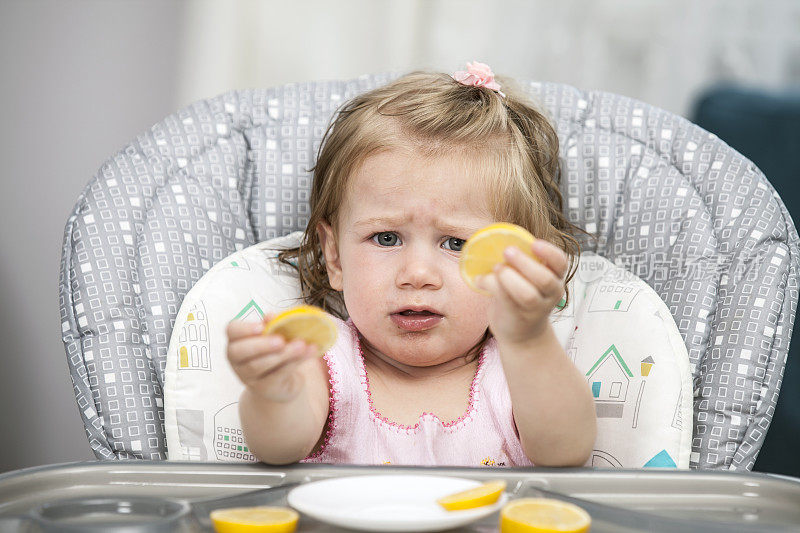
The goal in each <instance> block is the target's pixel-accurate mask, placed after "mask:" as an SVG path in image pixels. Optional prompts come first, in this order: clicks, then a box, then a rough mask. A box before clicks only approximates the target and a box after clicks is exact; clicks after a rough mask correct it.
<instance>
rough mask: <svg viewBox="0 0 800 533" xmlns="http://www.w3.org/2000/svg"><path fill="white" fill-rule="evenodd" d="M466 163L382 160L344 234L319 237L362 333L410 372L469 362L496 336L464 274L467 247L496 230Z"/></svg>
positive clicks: (349, 208) (356, 194)
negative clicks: (488, 335) (477, 235)
mask: <svg viewBox="0 0 800 533" xmlns="http://www.w3.org/2000/svg"><path fill="white" fill-rule="evenodd" d="M465 159H466V157H465V156H464V155H460V154H453V155H447V156H442V157H422V156H419V155H417V154H415V153H413V152H412V151H411V150H410V149H407V150H403V149H393V150H390V151H385V152H381V153H378V154H376V155H373V156H371V157H369V158H368V159H367V160H366V161H365V162H364V164H363V165H362V166H361V167H360V168H359V169H358V170H357V171H356V173H355V174H354V175H353V176H351V177H350V180H349V184H348V190H347V191H346V193H345V199H344V201H343V203H342V206H341V208H340V210H339V221H338V234H336V235H334V234H335V233H336V232H335V230H334V229H332V228H331V227H330V226H328V225H327V224H321V225H320V227H319V232H320V236H321V238H322V241H323V251H324V253H325V260H326V265H327V269H328V277H329V278H330V283H331V286H332V287H333V288H334V289H336V290H341V291H343V292H344V300H345V305H346V306H347V311H348V313H349V314H350V317H351V318H352V319H353V322H354V323H355V325H356V327H357V328H358V329H359V331H360V332H361V333H362V334H363V335H364V337H365V338H366V340H367V341H368V344H369V345H371V346H372V347H373V348H374V349H376V350H378V351H380V352H381V353H382V354H384V355H385V356H388V357H390V358H392V359H394V360H395V361H397V362H400V363H403V364H406V365H412V366H431V365H435V364H441V363H444V362H446V361H449V360H452V359H454V358H456V357H459V356H462V355H464V354H466V353H467V352H469V350H470V349H471V348H473V347H474V346H475V345H476V344H477V343H478V342H479V341H480V339H481V338H482V337H483V334H484V332H485V331H486V328H487V326H488V318H487V309H486V308H487V306H488V303H489V301H488V297H486V296H482V295H480V294H478V293H476V292H474V291H472V290H471V289H470V288H469V287H467V285H466V283H464V281H463V280H462V279H461V276H460V275H459V268H458V260H459V256H460V251H459V250H460V249H461V247H462V246H463V244H464V241H466V239H467V238H468V237H469V236H470V235H472V234H473V233H474V232H475V231H477V230H479V229H480V228H482V227H483V226H486V225H487V224H490V223H492V222H493V221H494V220H493V219H492V217H491V216H490V214H489V210H488V204H489V202H488V197H487V193H486V191H484V190H482V187H481V186H479V185H478V184H477V183H476V181H477V180H476V178H475V176H474V171H473V172H471V171H470V170H469V168H470V165H469V164H468V162H467V161H465ZM334 238H335V243H334ZM337 244H338V246H337Z"/></svg>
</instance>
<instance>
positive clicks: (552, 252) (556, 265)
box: [520, 239, 569, 279]
mask: <svg viewBox="0 0 800 533" xmlns="http://www.w3.org/2000/svg"><path fill="white" fill-rule="evenodd" d="M531 251H532V252H533V255H535V256H536V257H537V258H538V259H539V262H540V263H541V264H542V265H544V266H546V267H547V268H549V269H550V270H551V271H552V272H553V274H555V275H556V277H558V278H559V279H564V277H565V276H566V275H567V267H568V266H569V260H568V259H567V254H565V253H564V251H563V250H562V249H561V248H559V247H558V246H556V245H555V244H553V243H551V242H548V241H546V240H544V239H536V240H535V241H534V242H533V244H532V245H531ZM520 255H521V254H520Z"/></svg>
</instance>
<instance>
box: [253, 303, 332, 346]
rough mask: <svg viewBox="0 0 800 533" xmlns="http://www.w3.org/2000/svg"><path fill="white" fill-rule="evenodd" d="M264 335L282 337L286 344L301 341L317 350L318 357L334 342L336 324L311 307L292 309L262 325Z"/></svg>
mask: <svg viewBox="0 0 800 533" xmlns="http://www.w3.org/2000/svg"><path fill="white" fill-rule="evenodd" d="M263 334H264V335H282V336H283V338H285V339H286V341H287V342H291V341H293V340H295V339H303V340H304V341H306V342H307V343H309V344H315V345H316V346H317V348H319V352H320V355H322V354H324V353H325V352H327V351H328V349H330V347H331V346H333V343H334V342H336V335H337V332H336V324H335V323H334V322H333V319H332V318H331V317H330V316H329V315H328V313H326V312H325V311H323V310H322V309H320V308H319V307H314V306H313V305H300V306H298V307H294V308H292V309H289V310H287V311H284V312H283V313H280V314H279V315H278V316H276V317H275V318H273V319H272V320H270V321H269V322H267V323H266V324H265V325H264V331H263Z"/></svg>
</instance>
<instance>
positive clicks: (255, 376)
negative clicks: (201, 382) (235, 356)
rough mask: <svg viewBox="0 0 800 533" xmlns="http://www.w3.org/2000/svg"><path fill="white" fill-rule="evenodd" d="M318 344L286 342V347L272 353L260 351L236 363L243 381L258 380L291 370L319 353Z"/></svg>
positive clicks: (298, 341)
mask: <svg viewBox="0 0 800 533" xmlns="http://www.w3.org/2000/svg"><path fill="white" fill-rule="evenodd" d="M317 352H318V350H317V348H316V346H313V345H310V344H307V343H306V342H304V341H301V340H297V341H292V342H290V343H289V344H286V345H285V347H284V349H282V350H279V351H277V352H271V353H260V354H257V355H255V356H254V357H251V358H250V359H246V360H244V361H243V362H241V363H240V364H239V365H236V370H237V373H238V374H239V375H240V376H241V377H243V378H244V379H243V381H245V382H247V381H256V380H260V379H263V378H265V377H267V376H269V375H271V374H276V373H278V372H280V371H281V370H287V371H288V370H290V369H291V368H293V367H295V366H297V365H298V364H300V363H302V362H303V361H306V360H308V359H311V358H313V357H314V356H315V355H316V354H317Z"/></svg>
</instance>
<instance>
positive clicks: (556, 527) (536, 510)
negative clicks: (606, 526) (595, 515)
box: [500, 498, 592, 533]
mask: <svg viewBox="0 0 800 533" xmlns="http://www.w3.org/2000/svg"><path fill="white" fill-rule="evenodd" d="M591 524H592V517H591V516H589V513H587V512H586V511H584V510H583V509H581V508H580V507H578V506H577V505H574V504H572V503H568V502H562V501H561V500H553V499H549V498H521V499H519V500H514V501H511V502H509V503H508V504H506V505H505V506H503V509H502V510H501V511H500V533H584V532H586V531H589V527H590V526H591Z"/></svg>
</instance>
